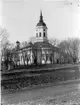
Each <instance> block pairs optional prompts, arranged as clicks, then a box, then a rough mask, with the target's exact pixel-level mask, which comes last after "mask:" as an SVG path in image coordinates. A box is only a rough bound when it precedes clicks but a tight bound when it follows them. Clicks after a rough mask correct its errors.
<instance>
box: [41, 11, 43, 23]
mask: <svg viewBox="0 0 80 105" xmlns="http://www.w3.org/2000/svg"><path fill="white" fill-rule="evenodd" d="M40 22H43V16H42V10H41V11H40Z"/></svg>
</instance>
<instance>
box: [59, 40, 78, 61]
mask: <svg viewBox="0 0 80 105" xmlns="http://www.w3.org/2000/svg"><path fill="white" fill-rule="evenodd" d="M58 47H59V48H60V49H61V52H62V53H64V54H65V55H67V59H69V60H70V61H72V62H73V63H76V62H78V61H79V53H80V39H78V38H68V39H67V40H63V41H61V42H60V43H59V44H58Z"/></svg>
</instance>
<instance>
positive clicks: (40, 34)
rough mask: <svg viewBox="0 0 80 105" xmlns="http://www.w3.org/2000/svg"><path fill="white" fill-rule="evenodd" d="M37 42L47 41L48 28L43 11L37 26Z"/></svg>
mask: <svg viewBox="0 0 80 105" xmlns="http://www.w3.org/2000/svg"><path fill="white" fill-rule="evenodd" d="M36 41H40V42H43V41H47V26H46V24H45V22H44V21H43V15H42V11H40V19H39V22H38V23H37V25H36Z"/></svg>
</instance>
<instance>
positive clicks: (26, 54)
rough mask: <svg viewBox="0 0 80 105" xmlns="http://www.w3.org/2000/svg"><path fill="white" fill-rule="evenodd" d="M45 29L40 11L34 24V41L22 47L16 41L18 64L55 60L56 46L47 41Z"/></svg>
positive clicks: (43, 62) (44, 62)
mask: <svg viewBox="0 0 80 105" xmlns="http://www.w3.org/2000/svg"><path fill="white" fill-rule="evenodd" d="M47 29H48V28H47V26H46V23H45V22H44V20H43V15H42V11H41V12H40V19H39V22H38V23H37V25H36V30H35V32H36V33H35V40H34V42H30V43H29V44H28V45H27V46H26V47H23V48H20V42H18V41H17V42H16V43H17V50H16V55H17V58H18V64H20V65H29V64H49V63H56V62H57V59H58V56H59V55H58V48H57V47H54V46H53V45H52V44H50V43H49V40H48V35H47Z"/></svg>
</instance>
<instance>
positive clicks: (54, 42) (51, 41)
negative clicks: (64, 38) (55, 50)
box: [49, 38, 59, 46]
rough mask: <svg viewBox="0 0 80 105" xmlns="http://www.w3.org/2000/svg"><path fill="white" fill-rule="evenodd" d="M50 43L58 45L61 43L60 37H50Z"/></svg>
mask: <svg viewBox="0 0 80 105" xmlns="http://www.w3.org/2000/svg"><path fill="white" fill-rule="evenodd" d="M49 43H51V44H52V45H53V46H57V45H58V44H59V40H58V39H55V38H54V39H53V38H51V39H49Z"/></svg>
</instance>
